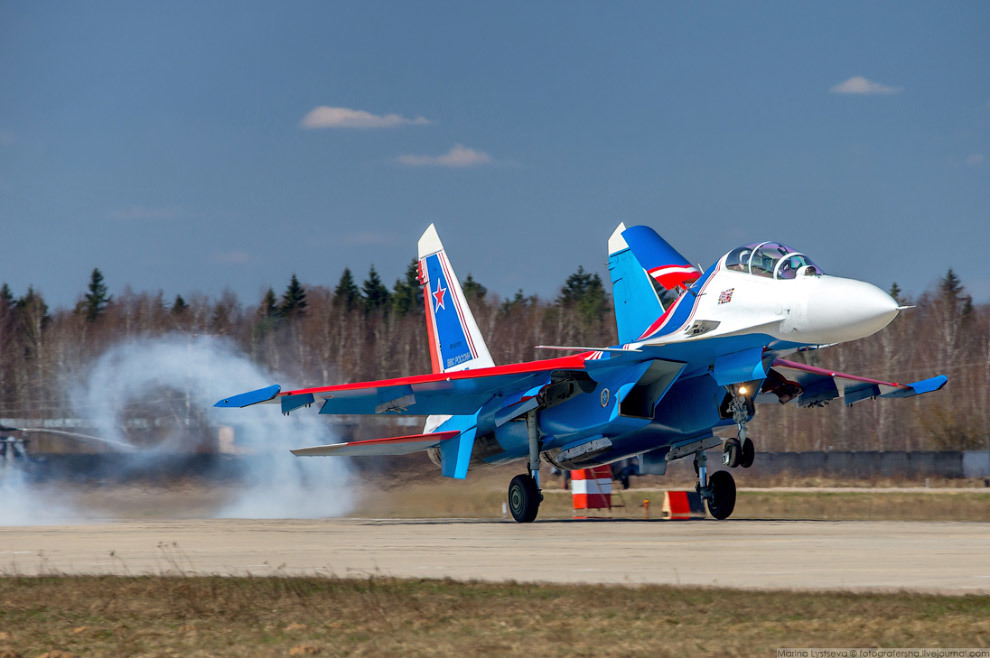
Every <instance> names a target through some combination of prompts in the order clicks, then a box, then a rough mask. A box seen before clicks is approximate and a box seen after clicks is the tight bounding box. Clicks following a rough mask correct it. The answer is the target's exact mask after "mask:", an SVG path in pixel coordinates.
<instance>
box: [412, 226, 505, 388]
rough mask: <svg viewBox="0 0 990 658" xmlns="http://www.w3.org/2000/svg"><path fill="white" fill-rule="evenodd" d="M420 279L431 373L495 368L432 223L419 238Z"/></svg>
mask: <svg viewBox="0 0 990 658" xmlns="http://www.w3.org/2000/svg"><path fill="white" fill-rule="evenodd" d="M419 280H420V283H422V284H423V303H424V305H425V307H426V330H427V333H428V334H429V340H430V359H431V361H432V363H433V372H435V373H437V372H450V371H452V370H467V369H469V368H472V369H473V368H487V367H489V366H492V365H495V364H494V363H493V362H492V357H491V355H490V354H489V353H488V347H487V346H486V345H485V340H484V338H482V337H481V331H480V330H479V329H478V323H477V322H475V320H474V315H473V314H472V313H471V309H470V308H469V307H468V304H467V300H466V299H464V292H463V291H462V290H461V284H460V282H459V281H458V280H457V275H456V274H454V269H453V268H452V267H451V266H450V261H449V260H448V259H447V253H446V252H445V251H444V248H443V243H441V242H440V236H439V235H437V230H436V228H435V227H434V226H433V224H430V227H429V228H428V229H426V232H425V233H423V236H422V237H421V238H420V239H419Z"/></svg>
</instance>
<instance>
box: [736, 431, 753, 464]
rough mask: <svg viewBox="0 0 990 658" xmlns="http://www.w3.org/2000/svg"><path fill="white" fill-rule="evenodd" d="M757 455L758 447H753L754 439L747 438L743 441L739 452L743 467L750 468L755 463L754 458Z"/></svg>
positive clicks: (740, 462)
mask: <svg viewBox="0 0 990 658" xmlns="http://www.w3.org/2000/svg"><path fill="white" fill-rule="evenodd" d="M755 457H756V448H754V447H753V441H752V440H751V439H749V438H746V439H745V440H744V441H743V442H742V449H741V450H740V452H739V465H740V466H742V467H743V468H749V467H750V466H752V465H753V459H754V458H755Z"/></svg>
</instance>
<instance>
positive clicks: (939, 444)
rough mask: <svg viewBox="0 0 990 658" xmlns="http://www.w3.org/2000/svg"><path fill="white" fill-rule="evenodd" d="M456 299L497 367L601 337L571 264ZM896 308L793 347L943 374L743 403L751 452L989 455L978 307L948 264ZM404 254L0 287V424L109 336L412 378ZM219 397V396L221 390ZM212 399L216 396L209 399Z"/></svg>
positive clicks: (601, 324) (601, 295) (351, 374)
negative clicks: (838, 394) (51, 302)
mask: <svg viewBox="0 0 990 658" xmlns="http://www.w3.org/2000/svg"><path fill="white" fill-rule="evenodd" d="M462 284H463V288H464V292H465V295H466V296H467V298H468V300H469V303H470V305H471V308H472V309H473V311H474V314H475V318H476V319H477V321H478V325H479V327H480V328H481V331H482V333H483V334H484V337H485V340H486V341H487V343H488V346H489V350H490V351H491V354H492V358H493V359H494V360H495V362H496V363H497V364H504V363H513V362H518V361H526V360H531V359H540V358H551V357H554V356H559V353H553V352H547V351H544V350H537V349H535V346H536V345H546V344H550V345H588V346H605V345H613V344H615V343H616V342H617V337H616V330H615V320H614V317H613V315H612V307H611V296H610V294H609V292H608V290H606V288H605V286H604V285H603V283H602V281H601V279H600V277H599V276H598V275H597V274H590V273H588V272H585V271H584V270H583V269H581V268H579V269H578V270H577V271H576V272H575V273H574V274H572V275H571V276H570V277H568V278H567V280H566V281H565V282H564V284H563V285H562V287H561V289H560V293H559V294H558V295H557V297H556V298H554V299H541V298H538V297H536V296H527V295H525V294H524V293H523V291H519V292H517V293H516V294H515V295H514V296H512V297H509V298H502V297H500V296H498V295H496V294H493V293H490V292H489V291H488V290H486V288H485V287H484V286H483V285H482V284H481V283H479V282H477V281H475V280H474V279H473V278H472V277H471V276H470V275H468V277H467V278H466V279H465V280H464V281H463V282H462ZM890 292H891V294H892V295H893V296H894V297H896V298H897V299H898V301H899V302H900V303H901V304H913V305H916V308H914V309H911V310H909V311H906V312H903V313H901V314H900V315H899V317H898V318H897V319H895V320H894V322H893V323H891V325H889V326H888V327H887V328H886V329H884V330H883V331H881V332H879V333H878V334H875V335H874V336H871V337H869V338H867V339H864V340H860V341H855V342H852V343H847V344H843V345H838V346H835V347H830V348H827V349H823V350H819V351H815V352H809V353H806V354H804V355H801V356H800V357H794V358H801V357H803V358H804V360H806V361H807V362H809V363H812V364H814V365H820V366H823V367H827V368H831V369H835V370H841V371H845V372H850V373H854V374H859V375H863V376H869V377H876V378H879V379H885V380H889V381H898V382H901V383H908V382H912V381H916V380H919V379H924V378H927V377H931V376H934V375H936V374H945V375H948V377H949V383H948V385H947V386H946V387H945V388H944V389H943V390H942V391H941V392H937V393H934V394H930V395H926V396H919V397H916V398H911V399H907V400H876V401H865V402H862V403H859V404H857V405H855V406H854V407H844V406H843V405H842V404H841V402H840V401H839V400H836V401H833V404H832V405H830V406H828V407H827V408H812V409H800V408H797V407H795V406H793V405H786V406H780V405H777V404H766V405H761V406H759V407H758V410H757V415H756V418H755V419H754V421H753V423H751V425H750V435H751V436H753V437H754V438H755V439H756V440H757V441H758V443H757V449H758V450H769V451H801V450H828V449H834V450H960V449H988V448H990V429H988V428H990V410H988V402H990V400H988V397H990V396H988V384H990V305H986V304H979V305H977V304H974V303H973V300H972V298H971V297H970V296H969V295H967V294H966V291H965V287H964V284H963V282H961V281H960V280H959V279H958V277H956V275H955V274H954V273H953V272H952V270H951V269H950V270H949V271H948V272H947V273H946V274H945V275H944V276H942V277H941V278H940V279H939V281H938V283H937V285H936V286H934V287H933V288H932V289H931V290H929V291H927V292H925V293H924V294H922V295H921V296H919V297H918V298H916V299H908V298H906V297H904V296H903V294H902V293H901V291H900V290H899V289H898V287H897V285H896V284H893V285H892V287H891V290H890ZM422 304H423V297H422V292H421V289H420V286H419V283H418V281H417V267H416V261H412V262H411V263H410V264H409V267H408V268H407V271H406V273H405V276H404V277H403V278H401V279H399V280H397V281H396V282H395V283H394V285H393V286H391V287H388V286H386V285H385V283H384V282H383V281H382V280H381V278H380V277H379V275H378V273H377V272H376V271H375V269H374V267H372V268H371V269H370V271H369V273H368V275H367V277H366V278H365V280H364V281H363V282H362V283H361V284H359V283H358V282H357V280H356V279H355V277H354V275H353V273H352V272H351V271H350V270H344V272H343V274H342V275H341V277H340V279H339V281H338V283H337V285H336V286H335V287H333V288H330V287H325V286H321V285H303V284H302V283H301V282H299V281H298V279H297V278H296V276H295V275H293V276H292V277H291V279H290V281H289V284H288V285H287V286H286V288H285V290H284V292H282V294H281V295H279V294H276V292H275V291H274V289H269V290H268V291H267V292H266V293H265V294H264V295H263V296H262V298H261V299H260V300H258V301H256V302H254V303H242V302H241V301H240V300H239V299H237V297H236V296H235V295H234V294H233V293H231V292H229V291H228V292H225V293H223V294H221V295H220V296H219V298H211V297H209V296H206V295H202V294H190V295H188V296H182V295H179V296H176V297H175V298H174V299H165V298H164V296H163V294H162V293H161V292H157V293H147V292H135V291H133V290H130V289H129V288H128V287H123V288H122V289H120V290H119V291H116V292H113V291H111V289H110V287H109V285H108V283H107V282H106V281H105V280H104V277H103V275H102V273H101V272H100V270H98V269H96V270H94V271H93V273H92V276H91V279H90V281H89V284H88V286H87V287H85V291H84V292H83V293H81V294H80V298H79V301H78V303H77V304H76V305H75V306H74V307H73V308H59V309H49V308H48V306H47V304H46V303H45V301H44V298H43V296H42V294H41V292H40V291H37V290H34V289H33V288H29V289H28V290H27V291H25V292H23V293H22V294H20V295H19V296H18V295H15V294H14V292H13V291H12V290H11V289H10V287H9V286H8V285H7V284H3V285H2V286H0V418H22V419H47V418H66V417H73V415H74V414H75V413H76V412H75V411H74V410H73V407H72V401H71V400H70V399H69V397H70V394H69V391H71V390H72V386H73V385H74V384H77V383H79V382H80V381H82V380H83V379H84V378H85V377H86V373H87V371H88V369H89V368H90V366H91V365H92V363H93V362H94V360H95V359H97V358H98V357H99V356H100V355H101V354H102V353H103V352H104V351H106V350H107V349H109V348H111V347H112V346H114V345H116V344H119V343H121V342H123V341H127V340H131V339H137V338H153V337H158V336H163V335H166V334H176V333H177V334H180V335H188V336H203V335H212V336H220V337H225V338H227V339H229V340H230V341H232V342H233V343H234V344H235V345H236V346H237V348H238V349H240V350H241V351H243V353H244V354H245V355H246V356H248V358H250V359H251V360H252V361H253V362H255V363H256V364H258V365H259V366H261V367H263V368H265V369H267V370H269V371H271V372H272V373H275V374H277V375H279V376H280V377H281V379H280V380H278V381H280V383H282V384H283V386H284V387H287V388H295V387H300V386H306V385H309V386H316V385H323V384H336V383H345V382H354V381H361V380H369V379H382V378H389V377H399V376H405V375H413V374H420V373H427V372H429V371H430V359H429V350H428V347H427V337H426V327H425V321H424V314H423V308H422ZM224 393H226V391H225V392H224ZM219 395H220V393H219V392H218V396H219Z"/></svg>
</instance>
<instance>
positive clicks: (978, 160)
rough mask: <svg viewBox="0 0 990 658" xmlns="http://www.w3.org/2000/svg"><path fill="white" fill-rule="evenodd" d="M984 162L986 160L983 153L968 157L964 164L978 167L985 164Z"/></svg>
mask: <svg viewBox="0 0 990 658" xmlns="http://www.w3.org/2000/svg"><path fill="white" fill-rule="evenodd" d="M983 160H984V158H983V154H982V153H973V154H971V155H969V156H967V157H966V159H965V160H964V162H965V163H966V164H968V165H970V166H971V167H976V166H978V165H981V164H983Z"/></svg>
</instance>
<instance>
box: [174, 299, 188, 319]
mask: <svg viewBox="0 0 990 658" xmlns="http://www.w3.org/2000/svg"><path fill="white" fill-rule="evenodd" d="M188 310H189V304H187V303H186V300H185V299H183V297H182V295H176V296H175V301H174V302H172V315H182V314H183V313H185V312H186V311H188Z"/></svg>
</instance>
